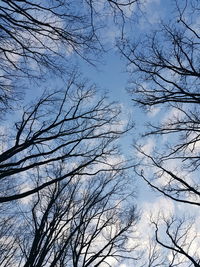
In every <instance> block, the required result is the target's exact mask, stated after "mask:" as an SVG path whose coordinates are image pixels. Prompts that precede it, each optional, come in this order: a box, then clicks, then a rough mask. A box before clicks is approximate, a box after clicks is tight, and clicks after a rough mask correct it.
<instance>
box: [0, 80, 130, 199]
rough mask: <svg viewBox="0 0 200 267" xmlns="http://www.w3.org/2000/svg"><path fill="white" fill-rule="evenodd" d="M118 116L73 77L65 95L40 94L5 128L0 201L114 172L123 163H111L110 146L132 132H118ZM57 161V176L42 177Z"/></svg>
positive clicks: (120, 129) (0, 158) (121, 128)
mask: <svg viewBox="0 0 200 267" xmlns="http://www.w3.org/2000/svg"><path fill="white" fill-rule="evenodd" d="M120 112H121V111H120V108H119V106H117V105H116V104H115V103H109V102H108V101H107V100H106V98H105V97H103V98H102V97H98V95H96V93H95V86H94V85H88V86H87V85H86V84H85V82H77V80H76V75H74V76H72V77H71V79H70V80H69V82H68V87H67V88H66V90H64V91H54V92H49V93H48V92H46V93H44V94H43V96H42V97H41V98H40V99H39V100H38V101H37V102H36V103H35V104H33V105H32V106H30V107H27V108H25V110H24V111H23V112H22V118H21V120H20V121H19V122H17V123H15V124H14V126H13V125H12V124H11V125H10V127H9V128H7V129H6V134H5V135H6V136H7V147H5V149H4V150H3V151H2V153H1V155H0V162H1V164H0V177H1V186H2V189H3V190H2V194H1V197H0V202H7V201H11V200H16V199H20V198H23V197H26V196H28V195H30V194H33V193H36V192H38V191H40V190H41V189H43V188H45V187H46V186H49V185H51V184H54V183H56V182H58V181H61V180H64V179H67V178H68V177H72V176H75V175H79V176H81V175H85V174H88V175H93V174H95V173H101V171H105V170H108V171H110V170H111V169H115V168H118V169H119V168H120V165H121V164H122V163H123V160H119V161H116V160H113V161H112V158H115V157H118V154H119V153H120V152H119V150H118V147H117V146H118V145H117V143H116V142H117V140H118V139H119V138H120V136H121V135H122V134H123V133H126V132H127V131H128V130H129V129H131V128H132V125H131V124H130V125H128V126H127V127H126V126H125V128H124V125H123V123H121V122H120V120H121V119H120V117H119V116H120ZM7 131H8V132H9V134H7V133H8V132H7ZM118 158H119V157H118ZM61 162H62V163H65V164H66V168H65V172H64V173H62V175H60V176H59V177H54V176H52V175H50V174H49V175H46V173H45V175H43V171H44V170H51V169H52V168H54V164H60V163H61ZM100 163H101V164H100ZM131 164H132V163H130V165H131ZM121 167H122V168H123V166H121ZM36 173H40V175H39V176H37V177H38V179H35V175H36Z"/></svg>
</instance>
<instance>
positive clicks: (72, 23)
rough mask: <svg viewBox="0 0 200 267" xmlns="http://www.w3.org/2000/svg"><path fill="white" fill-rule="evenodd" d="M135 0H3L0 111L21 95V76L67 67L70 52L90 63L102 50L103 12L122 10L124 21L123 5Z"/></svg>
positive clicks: (38, 75)
mask: <svg viewBox="0 0 200 267" xmlns="http://www.w3.org/2000/svg"><path fill="white" fill-rule="evenodd" d="M138 1H139V0H133V1H129V0H127V1H122V2H119V1H110V0H107V1H105V3H103V4H100V3H99V2H98V1H96V0H95V1H87V0H84V1H82V0H77V1H66V0H59V1H56V2H55V1H51V0H48V1H37V0H34V1H27V0H23V1H18V0H11V1H10V0H9V1H8V0H3V1H1V3H0V24H1V26H0V67H1V74H0V104H1V111H3V110H4V109H6V108H7V107H8V106H10V105H11V102H10V100H16V99H17V98H19V96H20V95H19V93H20V92H22V89H21V87H22V85H23V83H22V81H23V79H22V78H31V80H33V79H34V78H40V79H45V77H46V76H48V73H49V72H50V71H51V70H53V72H51V75H52V73H57V74H58V73H59V74H63V73H66V70H68V69H69V66H70V65H71V63H70V60H71V56H70V55H71V54H78V55H79V56H80V57H82V58H84V59H85V60H86V61H89V62H90V63H91V62H92V61H91V58H93V59H94V58H96V56H97V55H98V54H99V52H100V51H103V42H102V41H101V38H100V36H99V29H101V28H102V27H104V26H105V23H104V21H105V18H103V17H105V14H106V13H107V12H109V13H112V14H113V16H114V17H119V16H118V15H117V14H119V13H120V17H122V18H123V19H122V20H123V23H124V21H125V17H124V12H123V9H124V8H128V7H129V6H131V5H133V4H136V3H137V2H138ZM99 5H102V7H101V8H99V7H98V6H99ZM99 9H100V11H99ZM20 81H21V82H20Z"/></svg>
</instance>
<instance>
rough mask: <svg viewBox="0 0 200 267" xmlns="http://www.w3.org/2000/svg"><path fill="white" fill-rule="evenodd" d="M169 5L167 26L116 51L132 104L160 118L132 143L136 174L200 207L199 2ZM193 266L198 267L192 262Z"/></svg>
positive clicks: (180, 200) (165, 192)
mask: <svg viewBox="0 0 200 267" xmlns="http://www.w3.org/2000/svg"><path fill="white" fill-rule="evenodd" d="M173 3H174V4H175V8H176V12H175V13H173V16H174V17H173V19H171V21H170V22H169V23H168V22H164V21H162V23H160V24H159V26H158V29H157V30H155V31H152V32H151V33H149V34H148V35H146V36H145V37H144V38H141V41H138V42H135V43H133V42H131V41H129V42H127V43H124V46H122V47H120V49H121V52H122V53H123V55H124V56H125V57H126V59H127V60H128V64H129V70H130V72H131V76H132V78H131V85H130V93H131V95H132V96H133V100H134V101H135V102H136V103H137V104H139V106H141V107H143V108H144V109H146V110H148V111H149V110H152V109H154V108H158V109H160V114H162V115H163V118H162V119H161V122H160V123H157V124H155V123H149V124H148V127H149V128H148V129H147V132H146V133H144V134H143V135H142V142H141V140H140V142H139V143H138V145H136V149H137V151H138V152H139V154H140V159H141V161H140V162H139V164H138V168H136V172H137V174H138V175H139V176H141V177H142V178H143V179H144V180H145V181H146V182H147V183H148V184H149V185H150V186H151V187H152V188H153V189H155V190H156V191H158V192H159V193H161V194H163V195H164V196H166V197H168V198H170V199H172V200H174V201H175V202H178V203H187V204H189V205H192V206H193V205H194V206H199V205H200V187H199V166H200V165H199V162H200V161H199V160H200V158H199V109H198V105H199V103H200V94H199V77H200V73H199V44H200V42H199V38H200V37H199V33H198V30H197V29H198V27H199V25H198V23H197V17H198V16H199V10H200V6H199V2H198V1H187V0H186V1H174V2H173ZM145 137H148V138H154V139H152V140H154V143H155V145H154V149H152V152H151V153H148V152H147V151H145V147H144V142H145V141H144V140H147V139H145ZM172 224H173V223H172ZM173 225H174V224H173ZM157 226H158V225H157V224H156V227H157ZM167 227H168V230H169V228H170V229H171V227H172V225H171V224H168V225H167ZM178 229H179V227H177V231H178ZM156 233H157V232H156ZM167 235H168V237H170V238H171V241H172V243H173V242H174V252H175V251H176V253H179V254H184V252H183V251H184V249H183V248H182V249H183V251H181V247H180V248H178V247H177V246H178V243H177V240H176V239H175V237H174V236H173V237H172V236H170V235H169V232H167ZM185 237H187V234H186V232H185ZM157 241H158V239H157ZM158 242H159V241H158ZM160 244H161V243H160ZM161 245H164V243H162V244H161ZM176 245H177V246H176ZM166 247H167V245H166ZM169 249H170V246H169ZM187 257H188V258H189V255H187ZM191 262H192V263H193V265H194V266H199V265H198V264H199V262H197V261H196V260H194V261H193V260H192V259H191ZM170 266H171V265H170ZM172 266H174V265H172Z"/></svg>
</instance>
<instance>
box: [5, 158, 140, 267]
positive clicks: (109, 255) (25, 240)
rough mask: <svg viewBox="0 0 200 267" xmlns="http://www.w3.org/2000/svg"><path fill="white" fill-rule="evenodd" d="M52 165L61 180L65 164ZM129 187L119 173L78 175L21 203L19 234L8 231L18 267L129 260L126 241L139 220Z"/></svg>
mask: <svg viewBox="0 0 200 267" xmlns="http://www.w3.org/2000/svg"><path fill="white" fill-rule="evenodd" d="M54 167H55V168H54V169H52V173H54V174H52V175H56V177H58V178H59V177H60V175H62V172H63V171H64V169H65V167H66V166H65V164H63V163H62V164H60V166H59V167H58V165H56V166H54ZM47 172H48V173H49V171H47ZM47 175H48V174H47ZM129 184H130V181H128V179H127V177H126V172H124V171H120V170H112V171H110V172H109V173H108V172H102V173H101V174H97V175H87V174H86V175H85V176H84V177H83V176H79V175H76V176H71V177H69V178H68V179H66V180H65V181H59V182H57V183H54V184H53V185H51V186H48V187H46V188H45V189H43V190H41V191H39V192H38V193H37V195H33V196H32V197H31V198H30V199H29V200H27V201H26V203H25V204H23V205H22V204H20V206H19V207H20V209H21V212H20V213H21V215H20V216H18V217H20V219H19V224H18V229H20V230H19V231H18V232H19V234H18V235H17V237H15V233H14V232H13V233H12V232H11V233H10V239H11V237H12V239H11V240H14V241H15V242H14V244H12V246H11V247H12V260H13V261H14V262H15V264H16V266H24V267H25V266H26V267H28V266H35V267H36V266H37V267H39V266H52V267H53V266H60V267H61V266H63V267H64V266H68V265H70V266H112V262H113V259H115V260H116V261H118V262H121V261H123V260H125V259H126V258H131V254H130V252H131V253H132V249H131V250H130V248H128V246H127V242H128V240H129V232H131V233H132V231H133V226H134V225H135V223H136V221H137V217H138V216H137V213H136V210H135V207H134V206H133V205H130V200H131V201H132V200H133V199H132V198H133V194H132V192H131V191H132V190H130V186H129V187H128V186H127V185H129ZM128 199H129V201H128ZM20 213H19V214H20ZM7 236H8V235H7ZM4 237H5V236H4ZM14 237H15V238H14ZM13 248H15V250H14V251H13ZM10 252H11V251H10ZM10 252H9V253H10ZM103 264H104V265H103ZM4 266H5V267H7V266H11V264H10V265H9V263H5V264H4Z"/></svg>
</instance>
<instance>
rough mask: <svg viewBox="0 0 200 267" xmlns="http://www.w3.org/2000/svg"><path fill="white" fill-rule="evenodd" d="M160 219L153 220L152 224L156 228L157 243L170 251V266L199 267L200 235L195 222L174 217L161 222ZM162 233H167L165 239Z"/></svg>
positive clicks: (163, 219)
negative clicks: (196, 230) (199, 249)
mask: <svg viewBox="0 0 200 267" xmlns="http://www.w3.org/2000/svg"><path fill="white" fill-rule="evenodd" d="M160 219H161V218H158V219H157V220H155V219H152V223H153V225H154V226H155V237H156V241H157V243H158V244H159V245H160V246H162V247H163V248H164V249H166V250H167V251H168V250H169V251H170V253H169V255H168V260H167V261H168V266H195V267H199V266H200V259H199V255H198V248H199V235H198V234H197V233H196V232H195V229H194V221H191V220H189V219H187V218H182V219H176V218H174V217H173V216H172V217H171V218H170V219H166V218H162V221H161V222H160ZM159 224H160V225H159ZM160 228H161V229H160ZM159 229H160V230H159ZM162 231H165V233H166V235H165V237H162V236H163V234H162ZM159 232H161V233H160V234H159ZM162 239H163V240H162ZM165 262H166V261H165Z"/></svg>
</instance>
